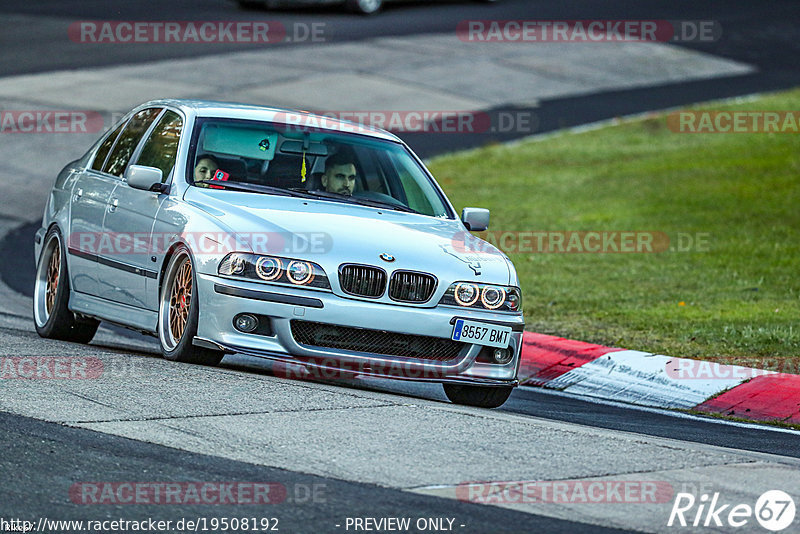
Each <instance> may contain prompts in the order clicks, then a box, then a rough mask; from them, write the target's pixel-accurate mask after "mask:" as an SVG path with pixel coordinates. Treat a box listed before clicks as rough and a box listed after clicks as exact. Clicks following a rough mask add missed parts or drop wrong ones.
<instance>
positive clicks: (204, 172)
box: [194, 154, 219, 182]
mask: <svg viewBox="0 0 800 534" xmlns="http://www.w3.org/2000/svg"><path fill="white" fill-rule="evenodd" d="M217 169H219V163H217V159H216V158H215V157H214V156H211V155H209V154H203V155H202V156H200V157H199V158H197V165H195V166H194V181H195V182H201V181H203V180H211V179H212V178H214V173H215V172H217Z"/></svg>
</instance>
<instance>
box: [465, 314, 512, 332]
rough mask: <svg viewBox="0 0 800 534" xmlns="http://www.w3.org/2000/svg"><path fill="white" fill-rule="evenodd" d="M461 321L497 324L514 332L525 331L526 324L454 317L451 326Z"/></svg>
mask: <svg viewBox="0 0 800 534" xmlns="http://www.w3.org/2000/svg"><path fill="white" fill-rule="evenodd" d="M459 319H464V320H465V321H475V322H478V323H488V324H496V325H497V326H510V327H511V331H512V332H524V331H525V323H512V322H510V321H493V320H491V319H476V318H475V317H453V318H452V319H450V324H456V321H457V320H459Z"/></svg>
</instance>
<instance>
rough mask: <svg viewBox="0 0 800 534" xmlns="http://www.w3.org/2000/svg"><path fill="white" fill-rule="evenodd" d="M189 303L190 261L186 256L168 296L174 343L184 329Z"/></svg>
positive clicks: (190, 283) (170, 325) (190, 296)
mask: <svg viewBox="0 0 800 534" xmlns="http://www.w3.org/2000/svg"><path fill="white" fill-rule="evenodd" d="M191 303H192V262H191V261H190V260H189V258H188V257H184V258H183V262H182V263H181V264H180V266H179V267H178V269H177V273H176V274H175V278H174V279H173V281H172V287H171V288H170V297H169V331H170V334H172V338H173V340H174V343H176V344H177V343H179V342H180V340H181V338H182V337H183V333H184V332H185V331H186V323H187V322H188V321H189V306H190V305H191Z"/></svg>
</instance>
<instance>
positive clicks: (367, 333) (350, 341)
mask: <svg viewBox="0 0 800 534" xmlns="http://www.w3.org/2000/svg"><path fill="white" fill-rule="evenodd" d="M291 327H292V336H293V337H294V340H295V341H296V342H297V343H299V344H300V345H308V346H311V347H325V348H330V349H342V350H351V351H355V352H366V353H369V354H383V355H386V356H400V357H403V358H418V359H422V360H434V361H440V362H446V361H449V360H454V359H456V358H458V354H459V352H460V351H461V349H463V348H464V347H465V346H466V345H465V344H464V343H459V342H458V341H452V340H450V339H443V338H439V337H429V336H412V335H410V334H398V333H395V332H386V331H383V330H370V329H367V328H352V327H349V326H339V325H333V324H325V323H314V322H310V321H299V320H293V321H291Z"/></svg>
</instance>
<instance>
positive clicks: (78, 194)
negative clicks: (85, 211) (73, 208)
mask: <svg viewBox="0 0 800 534" xmlns="http://www.w3.org/2000/svg"><path fill="white" fill-rule="evenodd" d="M82 196H83V189H78V190H77V191H75V196H74V198H73V201H74V202H77V201H79V200H80V199H81V197H82Z"/></svg>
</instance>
